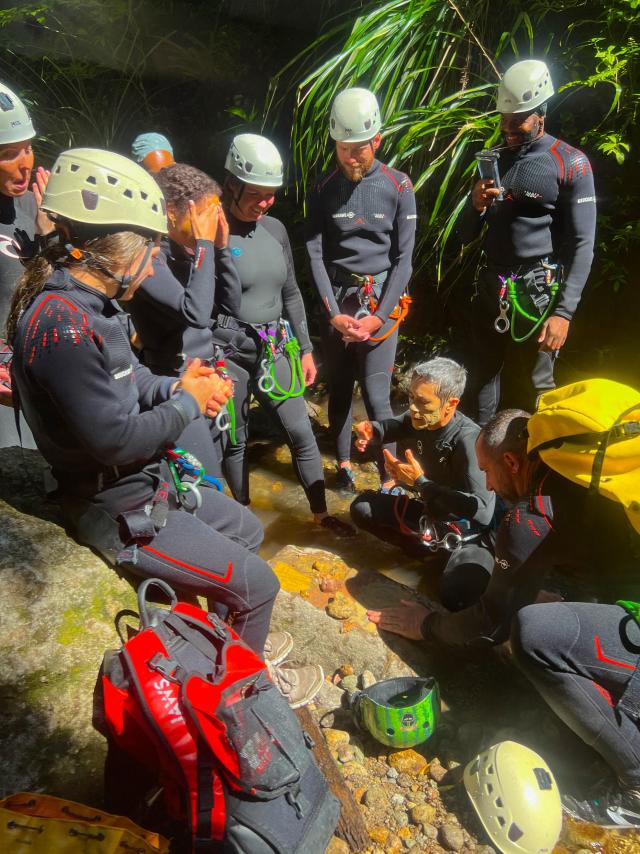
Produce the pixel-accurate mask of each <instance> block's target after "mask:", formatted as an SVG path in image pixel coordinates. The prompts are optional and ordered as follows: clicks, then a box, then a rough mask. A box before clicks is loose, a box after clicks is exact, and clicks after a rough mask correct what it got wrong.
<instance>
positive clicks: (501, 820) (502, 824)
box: [498, 815, 507, 827]
mask: <svg viewBox="0 0 640 854" xmlns="http://www.w3.org/2000/svg"><path fill="white" fill-rule="evenodd" d="M506 823H507V822H506V821H505V820H504V819H503V818H502V816H501V815H499V816H498V824H499V825H500V827H504V826H505V824H506Z"/></svg>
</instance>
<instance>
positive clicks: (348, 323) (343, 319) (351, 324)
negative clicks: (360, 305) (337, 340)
mask: <svg viewBox="0 0 640 854" xmlns="http://www.w3.org/2000/svg"><path fill="white" fill-rule="evenodd" d="M330 323H331V325H332V326H333V328H334V329H337V330H338V332H340V333H341V334H342V335H346V334H347V333H348V332H349V330H350V329H352V328H357V325H358V321H357V320H355V318H353V317H349V315H348V314H336V316H335V317H332V318H331V321H330Z"/></svg>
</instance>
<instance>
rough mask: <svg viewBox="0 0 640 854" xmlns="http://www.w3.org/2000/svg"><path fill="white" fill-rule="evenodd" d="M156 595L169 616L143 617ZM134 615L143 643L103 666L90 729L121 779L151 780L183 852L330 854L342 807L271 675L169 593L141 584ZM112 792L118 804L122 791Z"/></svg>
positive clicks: (212, 618) (158, 611)
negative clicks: (119, 768)
mask: <svg viewBox="0 0 640 854" xmlns="http://www.w3.org/2000/svg"><path fill="white" fill-rule="evenodd" d="M150 587H157V588H160V590H162V592H163V593H164V594H165V595H167V596H168V597H169V600H170V602H171V608H170V609H166V608H157V607H154V608H151V607H150V606H149V605H148V603H147V593H148V591H149V588H150ZM138 607H139V610H140V631H139V632H138V633H137V634H135V635H134V636H133V637H131V638H129V640H127V641H126V642H125V641H124V640H123V646H122V647H121V649H119V650H117V651H112V652H108V653H106V655H105V657H104V660H103V663H102V668H101V672H100V675H99V677H98V683H97V685H96V692H95V696H94V726H95V727H96V729H98V731H99V732H101V733H102V734H103V735H105V736H106V737H107V739H108V741H109V751H110V754H112V752H113V753H114V754H116V755H118V753H119V755H122V754H124V755H125V756H126V757H127V758H128V760H129V766H130V771H128V772H125V773H128V774H129V775H131V774H133V773H134V769H135V771H136V773H138V774H139V775H140V776H141V777H144V776H145V775H146V782H147V785H146V787H143V792H144V790H145V789H146V788H149V787H150V786H151V787H155V791H156V792H157V791H158V786H159V787H160V790H161V797H162V799H163V804H162V806H163V809H162V816H163V817H166V818H167V819H170V820H172V821H173V822H177V823H178V825H179V827H180V828H182V829H184V832H185V835H186V839H183V838H182V835H181V832H180V831H178V833H177V834H176V833H175V832H172V835H173V836H174V842H178V841H179V842H182V843H184V842H186V845H187V847H186V848H185V847H184V845H182V846H181V847H179V848H177V850H180V851H185V850H187V851H190V852H192V854H324V851H325V849H326V847H327V845H328V843H329V840H330V839H331V836H332V834H333V831H334V829H335V827H336V824H337V822H338V816H339V812H340V807H339V804H338V801H337V800H336V798H334V797H333V795H332V794H331V793H330V792H329V788H328V785H327V781H326V780H325V778H324V776H323V775H322V772H321V771H320V769H319V768H318V766H317V765H316V762H315V760H314V758H313V755H312V753H311V747H312V746H313V742H312V741H311V739H310V737H309V736H308V735H307V734H306V733H303V731H302V730H301V729H300V725H299V723H298V720H297V718H296V716H295V714H294V713H293V711H292V710H291V709H290V708H289V705H288V703H287V701H286V700H285V698H284V697H283V696H282V695H281V694H280V692H279V691H278V689H277V688H276V686H275V685H274V684H273V682H272V681H271V678H270V677H269V673H268V670H267V666H266V664H265V663H264V662H263V661H262V660H261V659H260V658H259V657H258V656H257V655H256V653H255V652H253V650H251V649H250V648H249V647H248V646H247V645H246V644H245V643H244V642H243V641H242V640H241V639H240V638H239V637H238V635H237V634H236V633H235V632H234V631H233V629H231V628H230V627H229V626H228V625H226V624H225V623H224V622H223V621H222V620H221V619H220V618H219V617H218V616H217V615H216V614H208V613H207V612H206V611H203V610H202V609H200V608H198V607H195V606H194V605H189V604H187V603H184V602H178V601H177V598H176V595H175V593H174V591H173V590H172V589H171V587H169V585H168V584H166V583H165V582H164V581H160V580H158V579H147V580H146V581H143V582H142V584H141V585H140V587H139V590H138ZM122 765H123V768H125V769H126V768H127V764H126V762H124V761H123V763H122ZM149 778H152V779H149ZM106 782H107V787H106V788H107V798H108V799H111V800H113V799H118V798H121V797H122V795H121V788H122V787H123V786H124V785H126V782H127V781H125V782H124V783H123V782H122V781H119V780H113V783H112V785H110V783H111V781H110V779H109V778H108V779H107V780H106ZM111 800H110V803H111ZM141 800H143V798H141ZM176 837H177V838H176Z"/></svg>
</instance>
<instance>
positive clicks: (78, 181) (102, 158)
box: [42, 148, 167, 234]
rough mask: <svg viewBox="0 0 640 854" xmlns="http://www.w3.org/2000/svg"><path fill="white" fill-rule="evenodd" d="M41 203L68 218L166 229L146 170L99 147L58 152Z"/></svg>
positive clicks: (164, 215)
mask: <svg viewBox="0 0 640 854" xmlns="http://www.w3.org/2000/svg"><path fill="white" fill-rule="evenodd" d="M42 208H43V210H45V211H48V212H49V213H54V214H58V215H59V216H62V217H64V218H65V219H69V220H71V221H72V222H81V223H88V224H91V225H118V226H120V225H121V226H131V227H132V228H133V229H140V230H142V231H145V232H150V233H151V234H166V233H167V212H166V205H165V201H164V196H163V195H162V191H161V189H160V187H159V186H158V185H157V184H156V182H155V181H154V180H153V178H152V177H151V175H149V174H148V172H146V171H145V170H144V169H143V168H142V167H141V166H138V164H137V163H134V162H133V160H129V158H128V157H123V156H122V155H121V154H114V152H113V151H103V150H102V149H99V148H72V149H70V150H69V151H63V152H62V154H60V155H59V156H58V159H57V160H56V162H55V163H54V164H53V167H52V168H51V175H50V177H49V181H48V183H47V187H46V190H45V192H44V197H43V199H42ZM124 230H126V229H125V228H123V231H124Z"/></svg>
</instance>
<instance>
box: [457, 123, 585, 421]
mask: <svg viewBox="0 0 640 854" xmlns="http://www.w3.org/2000/svg"><path fill="white" fill-rule="evenodd" d="M498 162H499V167H500V177H501V183H502V185H503V187H504V189H505V194H504V196H505V197H504V201H502V202H494V203H493V204H492V205H490V206H489V207H488V208H487V210H486V212H485V213H484V214H481V213H479V212H478V211H476V210H475V208H474V207H473V205H472V203H471V197H469V199H468V200H467V203H466V205H465V207H464V208H463V211H462V213H461V216H460V220H459V225H458V231H459V234H460V237H461V239H462V242H463V243H469V242H471V241H472V240H474V239H475V238H476V237H478V235H479V234H480V231H481V229H482V226H483V225H484V224H485V223H486V225H487V232H486V237H485V240H484V252H485V255H486V266H485V267H484V268H483V269H482V270H481V272H480V275H479V279H478V282H477V295H476V297H475V298H474V299H473V301H472V303H471V316H470V319H469V321H468V322H467V323H466V324H463V328H462V329H460V330H459V332H460V333H461V336H462V337H463V338H464V341H465V342H470V343H468V345H465V346H462V347H461V348H460V349H461V350H462V353H463V354H464V356H465V358H464V362H465V365H466V366H467V368H468V370H469V382H468V383H467V393H466V394H465V398H464V402H465V411H468V412H469V414H470V415H471V416H472V417H474V418H475V419H476V420H478V423H479V424H481V425H483V424H486V422H487V421H488V420H489V419H490V418H491V417H492V416H493V415H494V414H495V412H496V410H497V408H498V403H499V400H500V371H501V369H502V365H503V364H504V358H505V350H506V347H507V345H508V343H509V341H510V340H511V336H510V334H509V333H506V334H500V333H498V332H497V331H496V330H495V329H494V325H493V324H494V321H495V319H496V317H497V316H498V314H499V305H498V296H499V292H500V287H501V281H500V279H499V276H500V275H502V276H509V275H511V274H512V273H515V274H516V275H518V276H520V277H522V279H523V280H524V281H525V282H526V280H527V277H529V278H530V279H531V280H532V281H533V280H534V279H535V280H536V281H541V280H542V279H544V270H543V268H542V265H541V262H542V261H543V260H545V259H549V260H551V261H553V262H557V263H559V264H561V265H562V268H563V279H564V284H563V286H562V288H561V290H560V292H559V295H558V297H557V300H556V303H555V306H554V307H553V309H552V312H551V313H552V314H554V315H557V316H558V317H563V318H565V319H567V320H571V319H572V318H573V315H574V313H575V311H576V308H577V306H578V303H579V302H580V297H581V296H582V291H583V289H584V286H585V284H586V281H587V277H588V275H589V270H590V269H591V262H592V260H593V245H594V240H595V227H596V196H595V189H594V184H593V173H592V170H591V164H590V163H589V160H588V159H587V157H586V155H585V154H583V153H582V152H581V151H579V150H578V149H576V148H573V147H572V146H570V145H569V144H568V143H566V142H563V141H562V140H559V139H556V138H555V137H553V136H551V135H550V134H544V135H543V136H541V137H540V138H539V139H536V140H534V141H533V142H532V143H531V144H530V145H527V146H524V147H523V148H522V149H520V150H518V151H517V152H509V151H503V152H501V156H500V160H499V161H498ZM526 346H529V347H531V348H532V349H533V351H534V352H532V354H531V359H532V361H533V362H534V367H533V371H532V385H533V390H534V391H535V392H537V393H539V392H540V391H544V390H547V389H549V388H553V387H554V380H553V369H554V357H553V355H552V354H550V353H540V354H539V355H536V354H537V348H538V346H539V345H538V344H537V335H533V336H532V337H531V339H529V341H528V342H527V344H526ZM532 397H534V396H533V395H532V394H531V392H529V394H528V399H527V400H523V401H521V403H522V405H524V406H525V407H526V408H530V407H531V404H532V402H533V401H532Z"/></svg>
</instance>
